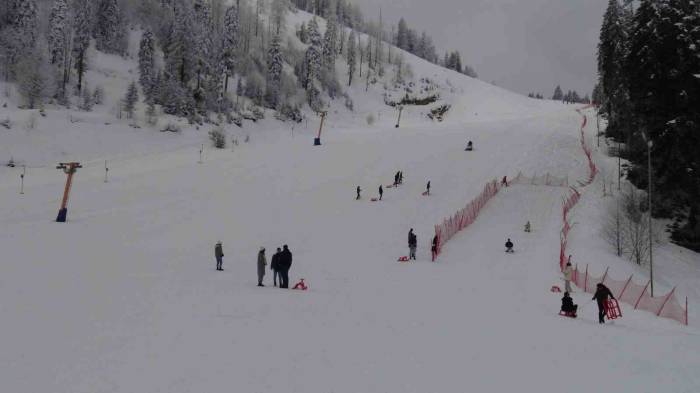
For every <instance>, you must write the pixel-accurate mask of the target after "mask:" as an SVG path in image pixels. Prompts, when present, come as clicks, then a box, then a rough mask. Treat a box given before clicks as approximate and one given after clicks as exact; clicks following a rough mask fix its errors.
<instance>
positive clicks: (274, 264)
mask: <svg viewBox="0 0 700 393" xmlns="http://www.w3.org/2000/svg"><path fill="white" fill-rule="evenodd" d="M281 253H282V249H281V248H279V247H277V252H276V253H275V254H274V255H273V256H272V260H271V261H270V269H272V282H273V284H274V285H275V286H277V277H278V276H279V277H280V285H282V277H281V276H280V266H279V264H280V262H279V260H280V254H281Z"/></svg>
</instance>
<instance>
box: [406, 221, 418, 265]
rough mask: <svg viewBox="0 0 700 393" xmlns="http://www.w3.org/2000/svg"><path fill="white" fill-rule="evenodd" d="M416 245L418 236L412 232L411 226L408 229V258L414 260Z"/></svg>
mask: <svg viewBox="0 0 700 393" xmlns="http://www.w3.org/2000/svg"><path fill="white" fill-rule="evenodd" d="M417 247H418V238H417V237H416V234H415V233H413V228H411V230H410V231H408V251H409V254H408V259H413V260H414V261H415V260H416V248H417Z"/></svg>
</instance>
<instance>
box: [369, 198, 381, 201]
mask: <svg viewBox="0 0 700 393" xmlns="http://www.w3.org/2000/svg"><path fill="white" fill-rule="evenodd" d="M378 201H379V199H377V198H372V199H370V202H378Z"/></svg>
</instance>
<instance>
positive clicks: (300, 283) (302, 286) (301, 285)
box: [292, 278, 309, 291]
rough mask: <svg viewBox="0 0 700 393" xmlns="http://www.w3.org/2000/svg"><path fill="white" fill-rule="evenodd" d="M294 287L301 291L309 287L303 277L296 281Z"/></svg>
mask: <svg viewBox="0 0 700 393" xmlns="http://www.w3.org/2000/svg"><path fill="white" fill-rule="evenodd" d="M292 289H298V290H300V291H305V290H307V289H309V287H308V286H307V285H306V284H304V279H303V278H302V279H301V280H299V282H298V283H296V285H294V287H293V288H292Z"/></svg>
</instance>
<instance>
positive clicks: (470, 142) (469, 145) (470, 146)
mask: <svg viewBox="0 0 700 393" xmlns="http://www.w3.org/2000/svg"><path fill="white" fill-rule="evenodd" d="M464 150H465V151H472V150H474V145H472V141H469V142H467V148H466V149H464Z"/></svg>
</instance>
